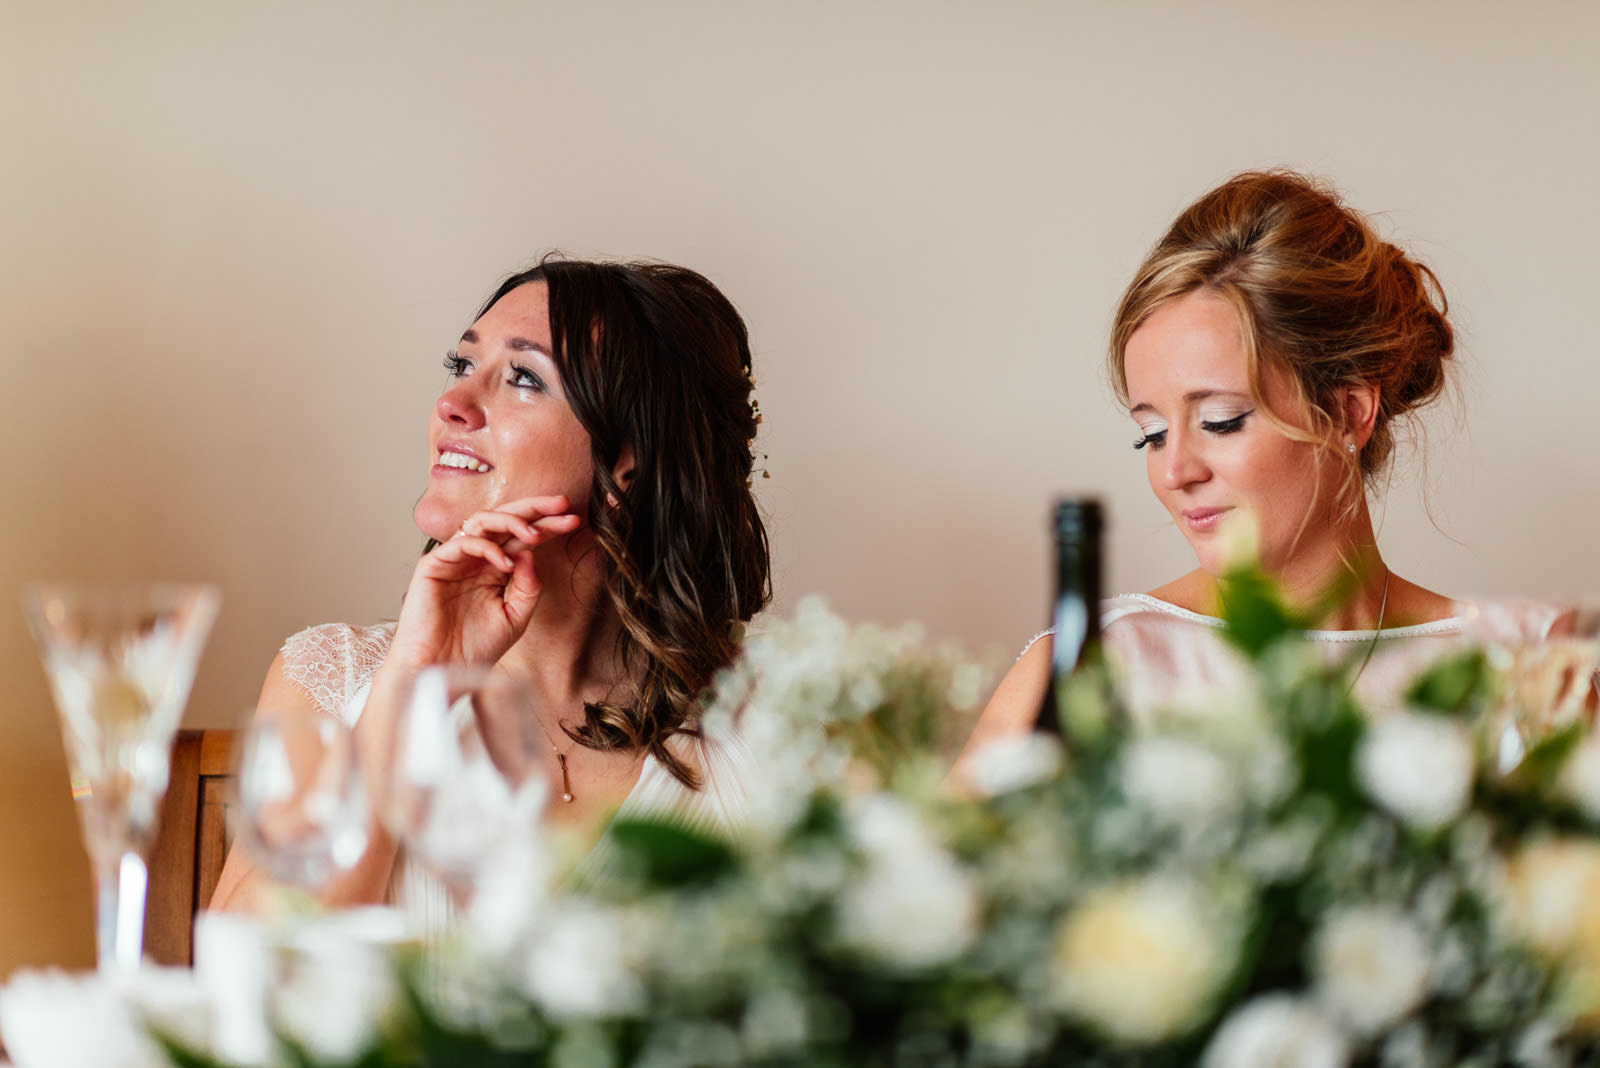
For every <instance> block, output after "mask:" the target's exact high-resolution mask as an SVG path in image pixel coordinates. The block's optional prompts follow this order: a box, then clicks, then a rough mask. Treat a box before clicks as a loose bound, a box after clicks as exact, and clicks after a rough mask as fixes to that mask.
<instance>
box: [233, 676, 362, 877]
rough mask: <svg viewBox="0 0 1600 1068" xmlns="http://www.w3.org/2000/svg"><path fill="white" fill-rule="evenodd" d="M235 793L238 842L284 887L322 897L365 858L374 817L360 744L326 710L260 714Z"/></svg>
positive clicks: (248, 732)
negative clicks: (318, 893) (321, 890)
mask: <svg viewBox="0 0 1600 1068" xmlns="http://www.w3.org/2000/svg"><path fill="white" fill-rule="evenodd" d="M234 791H235V797H236V803H235V804H234V806H233V808H232V815H233V818H234V835H235V837H236V839H237V840H238V842H239V843H240V844H241V845H242V846H243V847H244V849H245V850H246V852H248V853H249V855H250V856H251V858H252V859H253V860H254V861H255V863H256V864H257V865H258V866H260V867H261V869H262V870H263V871H265V872H266V873H267V874H268V875H270V876H271V877H272V878H273V879H275V880H277V881H278V882H280V883H286V884H289V885H291V886H298V887H301V888H304V889H307V890H315V889H318V888H320V887H322V886H323V885H325V884H326V883H327V882H328V880H329V879H331V878H332V877H333V876H334V875H336V874H338V873H340V872H344V871H349V870H350V869H351V868H353V867H355V865H356V863H357V862H358V861H359V860H360V859H361V857H362V854H364V853H365V852H366V849H367V838H368V818H369V812H370V809H369V808H368V803H367V789H366V785H365V783H364V781H363V779H362V777H361V774H360V771H359V767H358V762H357V758H356V749H355V740H354V738H352V736H351V734H350V730H349V728H347V727H346V726H345V725H344V724H343V723H342V722H340V721H339V720H338V719H336V718H335V717H333V716H330V715H328V714H327V713H326V712H324V711H322V710H321V709H316V708H309V707H303V706H298V707H297V706H285V707H263V708H260V709H257V710H256V714H255V715H254V716H253V717H252V718H251V720H250V724H249V726H247V727H246V728H245V732H244V741H243V744H242V745H241V746H240V752H239V764H238V768H237V770H236V773H235V775H234Z"/></svg>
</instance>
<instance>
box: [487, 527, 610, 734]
mask: <svg viewBox="0 0 1600 1068" xmlns="http://www.w3.org/2000/svg"><path fill="white" fill-rule="evenodd" d="M546 548H547V552H546V554H545V555H541V556H539V557H536V559H535V569H536V571H537V573H538V576H539V586H540V594H539V604H538V607H537V608H536V609H535V610H534V613H533V618H532V620H530V621H529V623H528V629H527V630H526V631H524V632H523V635H522V637H521V638H519V639H518V640H517V642H516V644H515V645H513V646H512V647H511V648H510V649H509V650H507V651H506V654H505V655H504V656H502V657H501V658H500V664H499V666H500V667H501V668H502V669H503V670H505V671H507V672H510V673H512V674H515V675H517V676H518V677H519V678H522V679H524V680H526V682H527V683H528V686H529V688H530V689H531V690H532V691H533V696H534V699H535V702H536V707H538V708H540V709H548V710H550V711H551V713H552V714H551V715H550V716H549V717H548V719H549V721H550V723H551V726H552V728H553V727H554V724H555V722H556V721H557V720H561V721H572V720H574V719H578V720H581V719H582V708H583V704H584V702H586V701H594V700H599V699H603V698H605V697H607V696H609V695H610V694H611V693H612V691H613V690H614V689H615V688H616V685H617V683H618V682H619V681H621V679H622V678H623V676H624V674H625V673H624V671H623V668H622V665H621V664H619V663H617V658H616V641H617V635H618V633H619V632H620V631H621V622H620V621H619V620H618V618H617V614H616V611H615V610H614V609H613V608H612V606H611V599H610V597H609V595H608V594H607V592H606V588H605V570H604V563H603V561H602V559H601V556H600V553H599V551H598V550H597V549H596V548H594V546H593V545H592V544H590V545H588V546H580V545H576V544H572V543H571V542H570V540H569V539H561V540H560V541H558V542H556V543H554V544H552V545H550V546H548V547H546ZM558 740H559V738H558Z"/></svg>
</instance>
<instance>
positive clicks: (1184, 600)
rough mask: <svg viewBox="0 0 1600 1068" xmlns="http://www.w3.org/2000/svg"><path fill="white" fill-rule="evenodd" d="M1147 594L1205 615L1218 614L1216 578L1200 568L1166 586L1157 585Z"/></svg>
mask: <svg viewBox="0 0 1600 1068" xmlns="http://www.w3.org/2000/svg"><path fill="white" fill-rule="evenodd" d="M1147 596H1150V597H1154V598H1155V599H1156V600H1158V601H1165V602H1167V603H1168V604H1172V605H1177V606H1178V607H1179V608H1184V609H1187V610H1188V611H1190V612H1198V613H1199V614H1200V615H1203V616H1212V615H1216V614H1217V584H1216V580H1214V579H1213V578H1212V577H1211V576H1210V575H1208V574H1206V573H1205V572H1204V571H1202V570H1200V569H1199V568H1196V569H1195V570H1193V571H1191V572H1189V573H1188V574H1187V575H1183V576H1181V577H1179V578H1175V579H1173V580H1172V581H1171V582H1169V583H1167V584H1166V585H1165V586H1157V587H1156V588H1155V589H1153V590H1150V591H1149V592H1148V594H1147Z"/></svg>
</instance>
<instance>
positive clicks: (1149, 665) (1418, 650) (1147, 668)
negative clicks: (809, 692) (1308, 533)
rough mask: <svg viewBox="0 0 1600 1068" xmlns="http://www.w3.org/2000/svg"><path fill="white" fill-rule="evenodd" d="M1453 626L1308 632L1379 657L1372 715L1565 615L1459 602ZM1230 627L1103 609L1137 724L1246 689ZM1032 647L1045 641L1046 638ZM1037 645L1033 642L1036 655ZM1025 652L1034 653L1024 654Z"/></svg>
mask: <svg viewBox="0 0 1600 1068" xmlns="http://www.w3.org/2000/svg"><path fill="white" fill-rule="evenodd" d="M1456 607H1457V611H1456V612H1455V614H1453V615H1451V616H1450V617H1449V618H1447V619H1440V620H1435V621H1433V622H1431V623H1419V624H1417V625H1415V626H1410V627H1386V628H1384V629H1383V630H1382V631H1381V632H1374V631H1370V630H1310V631H1305V632H1304V637H1305V639H1306V640H1307V641H1309V642H1311V643H1313V644H1314V645H1315V646H1316V647H1318V648H1319V649H1321V650H1322V651H1323V653H1324V655H1326V656H1327V657H1328V658H1329V659H1338V658H1343V659H1346V660H1350V661H1352V662H1356V663H1359V662H1360V660H1361V659H1362V658H1363V657H1365V656H1367V653H1368V650H1371V657H1370V659H1368V661H1367V664H1366V666H1365V667H1364V668H1362V669H1361V673H1360V675H1359V676H1358V677H1357V679H1356V684H1355V688H1354V693H1355V695H1356V697H1357V698H1358V699H1359V700H1360V701H1361V702H1362V704H1363V705H1364V706H1365V707H1367V708H1368V709H1371V710H1374V711H1381V710H1385V709H1390V708H1394V707H1396V706H1398V705H1399V704H1400V703H1401V699H1402V697H1403V695H1404V693H1405V691H1406V689H1407V688H1408V687H1409V685H1410V683H1411V681H1412V680H1413V679H1414V678H1415V677H1416V676H1417V673H1418V672H1419V671H1421V670H1422V669H1423V668H1424V667H1426V666H1427V665H1428V664H1429V663H1432V662H1434V661H1435V660H1437V659H1438V658H1440V657H1441V656H1443V655H1445V654H1447V653H1449V652H1451V651H1452V650H1455V649H1460V648H1464V647H1465V646H1466V645H1467V644H1468V643H1469V642H1471V641H1473V640H1485V639H1490V638H1492V639H1494V640H1496V641H1501V642H1539V641H1542V640H1544V639H1545V638H1546V637H1548V636H1549V635H1550V631H1551V627H1552V626H1554V625H1555V624H1556V622H1557V621H1558V620H1559V619H1560V618H1561V617H1562V615H1563V614H1564V612H1565V611H1567V610H1566V609H1564V608H1563V607H1561V606H1559V605H1553V604H1547V603H1542V602H1535V601H1505V600H1485V601H1479V602H1474V603H1468V602H1459V601H1458V602H1457V605H1456ZM1222 626H1223V622H1222V620H1220V619H1218V618H1217V617H1215V616H1207V615H1201V614H1200V613H1198V612H1191V611H1189V610H1188V609H1186V608H1179V607H1178V606H1177V605H1175V604H1170V603H1168V602H1166V601H1163V600H1160V599H1159V598H1156V597H1151V596H1150V595H1149V594H1145V593H1125V594H1120V595H1118V596H1116V597H1109V598H1107V599H1106V600H1104V601H1101V602H1100V628H1101V634H1102V635H1103V638H1104V641H1105V648H1106V653H1107V657H1108V659H1109V660H1110V661H1111V664H1112V670H1113V671H1114V672H1115V674H1116V678H1117V682H1118V692H1119V693H1120V694H1121V696H1122V698H1123V700H1124V701H1125V702H1126V704H1127V707H1128V709H1129V711H1130V713H1131V714H1132V715H1133V717H1134V718H1135V719H1136V720H1145V719H1147V718H1148V717H1149V714H1150V712H1151V711H1152V710H1154V709H1156V708H1160V707H1163V706H1165V705H1171V704H1175V703H1188V702H1192V701H1196V700H1203V699H1204V696H1205V695H1206V694H1212V693H1218V692H1227V691H1228V690H1229V689H1231V688H1233V687H1234V686H1236V685H1238V683H1239V680H1240V679H1241V677H1242V673H1243V672H1245V671H1246V670H1248V669H1247V666H1246V664H1245V662H1244V660H1243V658H1242V657H1241V656H1240V654H1239V653H1238V652H1236V651H1235V650H1234V649H1233V647H1232V646H1230V645H1229V644H1228V643H1227V642H1226V641H1224V640H1223V639H1222V635H1221V629H1222ZM1049 633H1051V632H1050V631H1048V630H1047V631H1045V632H1044V633H1043V634H1040V635H1038V637H1036V638H1034V641H1038V640H1039V638H1042V637H1044V635H1045V634H1049ZM1032 645H1033V642H1029V643H1028V646H1029V647H1031V646H1032ZM1023 651H1024V652H1026V651H1027V649H1026V648H1025V649H1024V650H1023Z"/></svg>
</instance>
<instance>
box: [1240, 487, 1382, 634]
mask: <svg viewBox="0 0 1600 1068" xmlns="http://www.w3.org/2000/svg"><path fill="white" fill-rule="evenodd" d="M1307 533H1308V534H1310V533H1311V532H1310V531H1308V532H1307ZM1269 573H1270V574H1271V575H1272V578H1273V579H1274V580H1275V581H1276V582H1277V583H1278V584H1279V587H1280V589H1281V590H1282V593H1283V596H1284V598H1285V599H1286V600H1287V601H1288V603H1289V606H1290V607H1291V608H1293V609H1294V610H1296V611H1298V612H1311V613H1313V614H1315V616H1316V618H1315V619H1314V620H1313V621H1312V625H1313V626H1314V627H1316V628H1317V629H1320V630H1376V629H1378V628H1379V626H1380V624H1381V622H1382V618H1383V615H1384V611H1385V607H1386V604H1385V602H1386V600H1387V596H1386V595H1387V591H1388V587H1389V568H1388V565H1386V564H1385V563H1384V562H1383V555H1382V553H1380V552H1379V551H1378V543H1377V539H1376V537H1375V536H1374V535H1373V532H1372V522H1371V520H1370V518H1369V517H1368V515H1367V511H1366V508H1365V507H1364V506H1363V507H1362V508H1361V510H1360V512H1359V513H1358V514H1357V515H1356V517H1355V518H1354V519H1353V520H1351V521H1350V523H1349V524H1348V525H1347V527H1346V529H1344V530H1341V531H1338V532H1337V533H1336V536H1333V537H1325V538H1320V539H1318V543H1317V544H1316V545H1302V546H1300V547H1298V548H1297V549H1296V550H1295V551H1294V552H1293V553H1292V554H1291V556H1290V558H1289V560H1288V561H1286V562H1285V563H1284V564H1283V565H1282V566H1280V567H1277V568H1272V569H1269ZM1224 585H1225V584H1224V583H1222V582H1221V581H1220V580H1218V582H1217V589H1218V596H1219V601H1221V600H1224V599H1225V595H1226V590H1225V589H1224ZM1330 595H1336V596H1334V599H1333V601H1332V603H1331V605H1330V603H1329V597H1330ZM1219 607H1220V605H1219Z"/></svg>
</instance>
